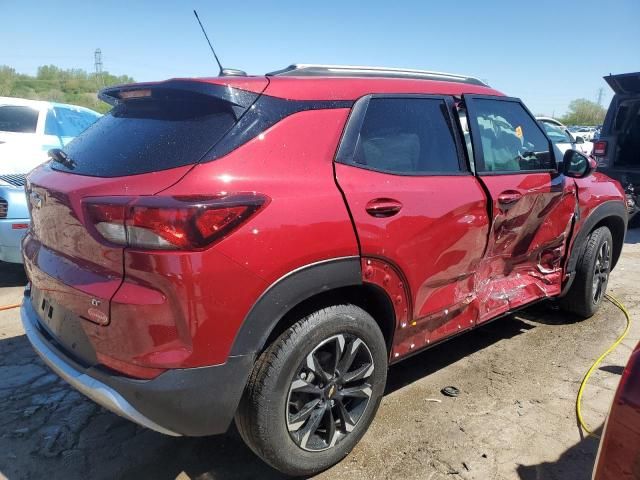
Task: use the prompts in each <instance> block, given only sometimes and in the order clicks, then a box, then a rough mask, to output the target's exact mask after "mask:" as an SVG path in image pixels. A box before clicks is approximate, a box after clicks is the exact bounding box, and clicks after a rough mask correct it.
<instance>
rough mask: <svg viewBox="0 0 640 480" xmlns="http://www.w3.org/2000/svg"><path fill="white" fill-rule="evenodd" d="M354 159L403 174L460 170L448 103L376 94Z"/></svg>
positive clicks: (368, 111)
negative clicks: (383, 96)
mask: <svg viewBox="0 0 640 480" xmlns="http://www.w3.org/2000/svg"><path fill="white" fill-rule="evenodd" d="M354 162H355V163H356V164H358V165H362V166H364V167H367V168H371V169H374V170H382V171H385V172H390V173H400V174H429V173H448V172H459V171H460V165H459V163H458V154H457V150H456V142H455V137H454V136H453V129H452V125H451V122H450V117H449V113H448V111H447V105H446V104H445V102H444V101H443V100H441V99H431V98H415V99H409V98H372V99H371V100H370V101H369V105H368V107H367V111H366V114H365V118H364V122H363V124H362V128H361V130H360V136H359V139H358V144H357V147H356V151H355V155H354Z"/></svg>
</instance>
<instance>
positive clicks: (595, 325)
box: [0, 230, 640, 480]
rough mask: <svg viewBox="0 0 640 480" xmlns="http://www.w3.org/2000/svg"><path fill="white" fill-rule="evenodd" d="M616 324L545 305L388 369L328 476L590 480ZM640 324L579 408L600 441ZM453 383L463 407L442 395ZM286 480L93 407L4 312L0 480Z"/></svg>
mask: <svg viewBox="0 0 640 480" xmlns="http://www.w3.org/2000/svg"><path fill="white" fill-rule="evenodd" d="M0 269H1V270H0V305H5V304H9V303H16V302H19V301H20V298H21V290H22V288H21V287H22V285H23V284H24V283H25V281H26V280H25V278H24V275H23V273H22V272H21V270H20V269H16V268H11V267H10V266H8V265H7V264H2V265H0ZM638 271H640V231H638V230H635V231H631V232H630V234H629V235H628V237H627V244H626V245H625V251H624V253H623V258H622V260H621V263H620V264H619V266H618V267H617V269H616V270H615V272H614V273H613V275H612V277H611V282H610V285H609V291H610V292H612V293H614V294H615V295H616V296H617V297H618V298H620V299H621V300H622V301H623V302H624V303H625V304H626V305H627V307H628V308H629V309H630V311H631V313H632V317H634V318H635V319H640V315H638V313H640V305H639V304H640V298H639V297H638V295H637V278H638V277H637V275H638V274H637V272H638ZM623 327H624V318H623V316H622V314H621V313H620V312H619V311H618V310H617V309H616V308H615V307H613V306H612V305H610V304H608V303H607V304H606V305H605V306H604V308H602V309H601V311H600V312H599V314H598V315H596V316H595V317H593V318H591V319H590V320H587V321H583V322H576V321H575V319H572V318H568V317H567V316H565V315H563V314H561V313H559V312H557V311H555V310H553V309H552V308H551V307H550V306H547V305H541V306H537V307H534V308H531V309H528V310H526V311H524V312H522V313H521V314H519V315H516V316H514V317H510V318H505V319H503V320H499V321H496V322H494V323H492V324H489V325H487V326H485V327H483V328H480V329H478V330H476V331H475V332H471V333H468V334H466V335H463V336H461V337H458V338H456V339H454V340H451V341H450V342H448V343H446V344H443V345H441V346H438V347H435V348H433V349H431V350H430V351H427V352H425V353H422V354H420V355H417V356H415V357H413V358H412V359H410V360H408V361H406V362H405V363H403V364H401V365H398V366H396V367H394V368H393V369H391V371H390V374H389V381H390V384H389V388H388V392H387V394H386V396H385V398H384V401H383V403H382V407H381V408H380V411H379V412H378V416H377V418H376V420H375V421H374V424H373V425H372V428H371V429H370V431H369V432H368V434H367V435H366V436H365V437H364V439H363V441H362V442H361V443H360V445H359V446H357V447H356V448H355V450H354V451H353V452H352V453H351V455H349V456H348V457H347V458H346V459H345V460H344V461H343V462H342V463H341V464H339V465H337V466H336V467H334V468H332V469H331V470H329V471H327V472H325V473H324V474H322V475H320V476H318V477H317V478H321V479H325V478H326V479H329V478H336V477H337V476H342V478H355V479H367V480H368V479H373V478H394V479H395V478H403V479H405V478H406V479H409V478H411V479H414V478H415V479H431V480H436V479H518V478H519V479H524V480H528V479H563V480H564V479H587V478H590V476H591V469H592V467H593V462H594V459H595V454H596V450H597V441H596V440H594V439H591V438H587V439H584V438H582V437H581V435H580V432H579V430H578V428H577V426H576V420H575V414H574V400H575V395H576V392H577V390H578V385H579V383H580V380H581V378H582V375H583V374H584V372H585V370H586V369H587V368H588V367H589V365H590V364H591V362H592V361H593V359H595V358H596V357H597V356H598V355H599V354H600V353H601V352H602V351H603V350H604V349H605V348H606V347H607V346H608V345H609V344H610V343H611V342H612V341H613V340H614V338H615V337H616V335H617V334H618V333H619V332H620V331H621V330H622V328H623ZM639 338H640V322H638V323H636V324H634V325H633V326H632V330H631V333H630V335H629V336H628V338H627V340H626V341H625V342H624V344H623V345H621V346H620V347H619V349H618V350H617V351H616V352H614V354H613V355H611V356H610V357H609V358H608V359H607V361H606V362H605V364H604V365H603V366H602V368H601V369H600V370H598V371H597V372H596V374H595V375H594V377H593V379H592V381H591V384H590V386H589V388H588V390H587V392H586V394H585V397H584V414H585V417H586V419H587V421H588V423H589V424H590V425H591V426H592V427H593V428H597V429H598V430H600V429H601V428H602V423H603V421H604V418H605V416H606V413H607V410H608V408H609V404H610V402H611V398H612V396H613V391H614V390H615V387H616V385H617V382H618V379H619V374H620V372H621V370H622V366H623V365H624V364H625V363H626V361H627V358H628V356H629V354H630V352H631V349H632V348H633V346H634V345H635V344H636V343H637V342H638V339H639ZM447 385H455V386H457V387H458V388H459V389H460V390H461V395H460V396H459V397H458V398H448V397H444V396H443V395H442V394H441V393H440V389H441V388H442V387H444V386H447ZM4 478H9V479H12V480H13V479H22V478H48V479H54V478H65V479H70V478H93V479H102V478H105V479H107V478H109V479H111V478H136V479H140V478H153V479H173V478H180V479H189V478H191V479H196V478H197V479H244V478H260V479H274V478H280V476H279V475H278V474H277V472H274V471H273V470H271V469H269V468H268V467H266V466H264V465H263V464H262V463H261V462H260V460H258V459H257V458H256V457H255V456H254V455H253V454H252V453H251V452H250V451H249V450H248V449H247V448H246V447H245V446H244V445H243V444H242V442H241V440H240V439H239V437H238V435H237V434H236V433H234V432H230V433H229V434H227V435H226V436H223V437H212V438H200V439H189V438H177V439H176V438H170V437H165V436H163V435H160V434H157V433H154V432H151V431H148V430H145V429H142V428H139V427H137V426H135V425H133V424H132V423H129V422H128V421H126V420H122V419H120V418H119V417H117V416H115V415H113V414H111V413H109V412H107V411H105V410H103V409H101V408H100V407H97V406H96V405H94V404H93V403H92V402H91V401H89V400H86V399H84V398H83V397H82V396H81V395H79V394H78V393H76V392H74V391H72V390H71V389H70V388H68V387H67V386H66V385H65V384H64V383H63V382H62V381H60V380H58V379H57V378H56V377H55V376H54V375H53V374H51V373H50V371H49V370H48V369H47V368H46V367H45V366H44V365H43V363H42V362H41V361H40V360H39V359H38V358H37V357H36V355H35V354H34V353H33V351H32V350H31V348H30V346H29V344H28V342H27V340H26V338H25V336H24V335H23V331H22V328H21V326H20V322H19V315H18V311H17V310H10V311H5V312H0V479H4Z"/></svg>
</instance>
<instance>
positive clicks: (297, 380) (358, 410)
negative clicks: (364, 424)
mask: <svg viewBox="0 0 640 480" xmlns="http://www.w3.org/2000/svg"><path fill="white" fill-rule="evenodd" d="M374 369H375V366H374V362H373V357H372V355H371V351H370V350H369V347H367V345H366V344H365V342H364V341H363V340H362V339H361V338H359V337H357V336H355V335H352V334H338V335H334V336H332V337H330V338H328V339H326V340H324V341H322V342H321V343H319V344H318V345H317V346H316V347H315V348H313V350H312V351H311V352H310V353H309V354H308V355H307V356H306V357H305V359H304V361H303V362H302V364H301V365H300V366H299V367H298V369H297V372H296V374H295V376H294V377H293V380H292V382H291V385H290V387H289V396H288V399H287V412H286V421H287V429H288V430H289V434H290V435H291V438H292V439H293V441H294V442H295V443H296V445H298V446H299V447H300V448H302V449H303V450H307V451H321V450H326V449H328V448H331V447H333V446H335V445H337V444H338V443H340V442H341V441H342V440H344V438H346V437H347V436H348V435H349V434H350V433H351V432H352V431H353V429H354V428H355V426H356V425H357V423H358V421H359V420H360V418H361V417H362V415H363V413H364V412H365V410H366V408H367V406H368V404H369V401H370V400H371V394H372V390H371V389H372V385H371V383H369V380H370V377H371V375H372V373H373V372H374Z"/></svg>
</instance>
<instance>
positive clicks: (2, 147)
mask: <svg viewBox="0 0 640 480" xmlns="http://www.w3.org/2000/svg"><path fill="white" fill-rule="evenodd" d="M98 118H100V114H99V113H97V112H94V111H93V110H89V109H88V108H84V107H77V106H74V105H66V104H62V103H53V102H44V101H39V100H26V99H22V98H11V97H0V261H3V262H14V263H21V262H22V256H21V255H20V241H21V240H22V237H23V236H24V234H25V232H26V231H27V228H28V226H29V211H28V208H27V201H26V197H25V194H24V184H25V178H26V174H27V173H28V172H30V171H31V170H32V169H34V168H35V167H37V166H38V165H40V164H41V163H43V162H45V161H46V160H47V158H48V155H47V152H48V151H49V150H50V149H52V148H62V147H64V146H65V145H66V144H67V143H69V141H71V140H72V139H73V138H74V137H76V136H78V135H79V134H80V133H81V132H82V131H84V130H85V129H86V128H87V127H89V126H90V125H91V124H93V123H94V122H95V121H96V120H97V119H98Z"/></svg>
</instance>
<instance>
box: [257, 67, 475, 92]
mask: <svg viewBox="0 0 640 480" xmlns="http://www.w3.org/2000/svg"><path fill="white" fill-rule="evenodd" d="M267 75H268V76H278V77H289V76H300V77H386V78H411V79H421V80H442V81H445V82H459V83H471V84H474V85H485V86H487V84H486V83H485V82H483V81H482V80H480V79H478V78H475V77H469V76H467V75H457V74H455V73H444V72H432V71H429V70H411V69H405V68H386V67H366V66H357V65H320V64H309V63H295V64H293V65H289V66H288V67H286V68H283V69H282V70H276V71H274V72H269V73H267Z"/></svg>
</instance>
